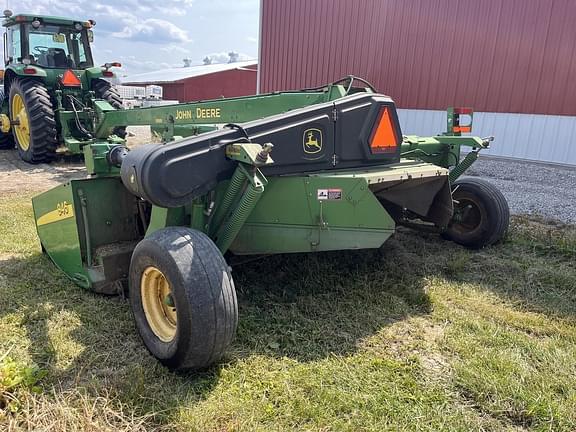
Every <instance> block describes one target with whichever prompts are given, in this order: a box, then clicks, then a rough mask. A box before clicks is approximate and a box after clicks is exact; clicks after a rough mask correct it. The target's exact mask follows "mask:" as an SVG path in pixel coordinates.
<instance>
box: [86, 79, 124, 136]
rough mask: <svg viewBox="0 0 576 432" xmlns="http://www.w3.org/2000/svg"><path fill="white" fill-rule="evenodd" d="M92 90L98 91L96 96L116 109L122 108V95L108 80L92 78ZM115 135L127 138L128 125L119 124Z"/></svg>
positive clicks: (115, 129)
mask: <svg viewBox="0 0 576 432" xmlns="http://www.w3.org/2000/svg"><path fill="white" fill-rule="evenodd" d="M92 90H94V93H96V97H97V98H99V99H104V100H105V101H106V102H108V103H109V104H110V105H112V106H113V107H114V108H116V109H122V97H120V93H118V90H116V89H115V88H114V87H112V84H110V83H109V82H108V81H106V80H103V79H100V78H96V79H95V80H92ZM114 135H116V136H117V137H119V138H122V139H124V138H126V127H125V126H118V127H115V128H114Z"/></svg>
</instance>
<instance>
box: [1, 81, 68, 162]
mask: <svg viewBox="0 0 576 432" xmlns="http://www.w3.org/2000/svg"><path fill="white" fill-rule="evenodd" d="M9 98H10V99H9V102H10V120H12V121H15V120H17V119H19V120H20V121H22V123H21V125H13V126H12V133H13V135H14V141H15V142H16V147H17V149H18V153H19V154H20V157H21V158H22V159H23V160H24V161H26V162H29V163H32V164H37V163H42V162H50V161H51V160H52V159H53V158H54V156H55V155H56V147H57V145H58V141H57V131H56V119H55V116H54V109H53V108H52V101H51V100H50V95H49V94H48V90H47V89H46V87H45V86H44V84H42V83H41V82H40V81H36V80H34V79H30V78H23V79H16V80H14V81H13V82H12V85H11V86H10V93H9ZM15 111H18V112H15Z"/></svg>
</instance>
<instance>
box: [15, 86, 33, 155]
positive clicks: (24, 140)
mask: <svg viewBox="0 0 576 432" xmlns="http://www.w3.org/2000/svg"><path fill="white" fill-rule="evenodd" d="M12 120H13V121H15V122H16V123H17V124H16V125H14V132H15V133H16V141H17V142H18V145H19V146H20V148H21V149H22V150H24V151H26V150H28V149H29V148H30V123H29V122H28V112H27V111H26V107H25V106H24V99H22V96H20V95H19V94H18V93H16V94H15V95H14V96H13V97H12Z"/></svg>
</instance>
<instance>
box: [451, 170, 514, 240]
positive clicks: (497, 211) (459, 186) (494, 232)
mask: <svg viewBox="0 0 576 432" xmlns="http://www.w3.org/2000/svg"><path fill="white" fill-rule="evenodd" d="M452 199H453V200H454V216H453V218H452V221H451V222H450V224H449V225H448V228H447V230H446V231H445V232H444V233H443V236H444V237H445V238H447V239H449V240H452V241H454V242H455V243H458V244H461V245H463V246H466V247H469V248H472V249H480V248H483V247H485V246H490V245H492V244H494V243H496V242H498V241H500V240H501V239H502V238H503V237H504V235H505V234H506V231H507V230H508V225H509V223H510V210H509V208H508V202H507V201H506V198H504V195H502V192H500V191H499V190H498V189H497V188H496V187H495V186H494V185H492V184H491V183H489V182H487V181H485V180H482V179H478V178H473V177H464V178H462V179H459V180H456V181H455V182H454V184H453V185H452Z"/></svg>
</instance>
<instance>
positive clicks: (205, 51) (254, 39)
mask: <svg viewBox="0 0 576 432" xmlns="http://www.w3.org/2000/svg"><path fill="white" fill-rule="evenodd" d="M2 3H3V6H6V5H7V6H8V7H9V8H10V9H11V10H12V11H13V12H14V13H38V14H43V15H57V16H70V17H75V18H79V19H94V20H95V21H96V27H95V28H94V34H95V41H94V58H95V61H96V63H97V64H102V63H105V62H107V61H120V62H121V63H122V64H123V66H124V67H123V68H122V72H121V73H122V74H134V73H139V72H148V71H153V70H159V69H163V68H166V67H179V66H182V65H183V62H182V59H183V58H190V59H191V60H192V64H201V63H202V59H203V58H204V57H206V56H211V57H212V58H213V59H214V60H215V62H226V61H227V58H228V56H227V53H228V52H230V51H235V52H237V53H239V54H240V60H248V59H255V58H256V57H257V55H258V25H259V15H258V8H259V0H117V1H114V0H76V1H72V0H8V1H6V0H2Z"/></svg>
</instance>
